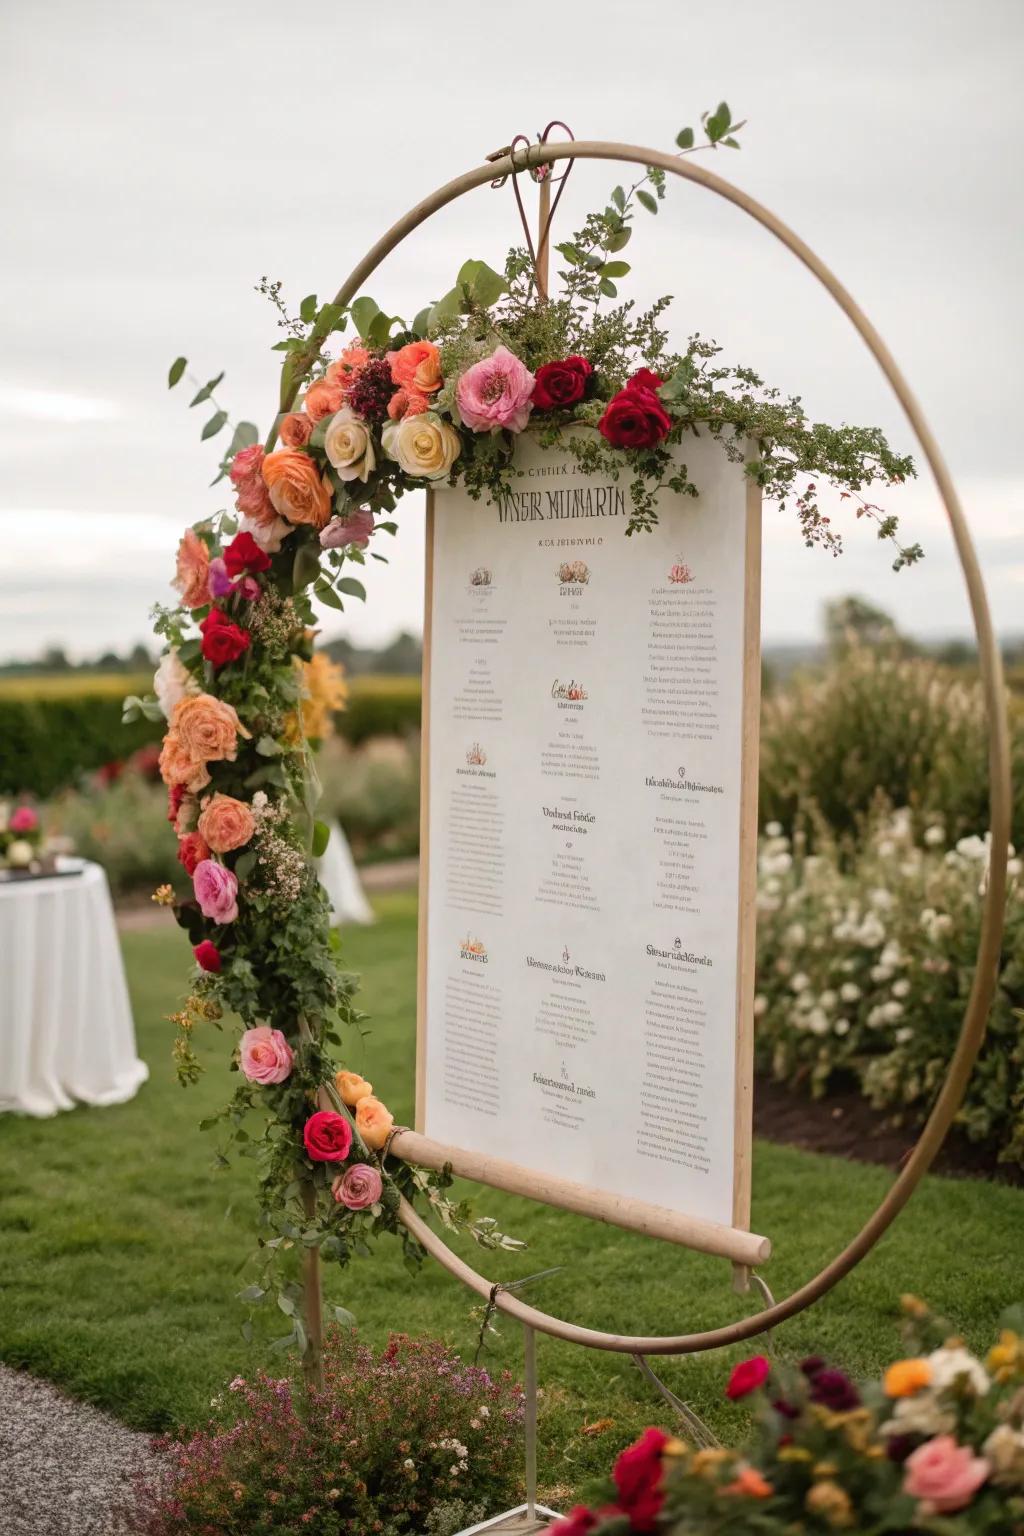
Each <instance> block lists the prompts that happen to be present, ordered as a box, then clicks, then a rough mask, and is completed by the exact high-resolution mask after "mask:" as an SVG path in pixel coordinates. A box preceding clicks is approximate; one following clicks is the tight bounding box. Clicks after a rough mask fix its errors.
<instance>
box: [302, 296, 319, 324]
mask: <svg viewBox="0 0 1024 1536" xmlns="http://www.w3.org/2000/svg"><path fill="white" fill-rule="evenodd" d="M315 316H316V294H315V293H307V294H306V297H305V298H304V299H303V301H302V303H301V304H300V305H299V319H300V320H301V321H302V323H303V325H312V323H313V320H314V318H315Z"/></svg>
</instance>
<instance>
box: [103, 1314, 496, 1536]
mask: <svg viewBox="0 0 1024 1536" xmlns="http://www.w3.org/2000/svg"><path fill="white" fill-rule="evenodd" d="M214 1402H215V1407H216V1410H217V1416H216V1418H215V1419H213V1420H212V1421H211V1423H210V1424H209V1425H207V1426H206V1427H205V1428H204V1429H202V1430H200V1431H199V1432H198V1433H196V1434H193V1435H191V1436H190V1437H189V1438H188V1439H185V1440H182V1441H165V1442H163V1449H164V1450H165V1452H166V1456H167V1462H166V1465H165V1467H164V1468H162V1469H158V1472H157V1475H156V1478H155V1480H152V1481H150V1482H148V1483H143V1484H142V1485H141V1486H140V1487H139V1488H138V1489H137V1491H136V1495H135V1498H134V1500H133V1507H132V1509H131V1511H130V1514H131V1521H130V1528H131V1529H132V1530H133V1531H137V1532H139V1533H140V1536H175V1533H176V1532H198V1531H217V1532H220V1533H225V1536H231V1533H238V1536H243V1533H244V1536H260V1533H265V1532H287V1533H288V1536H292V1533H294V1532H296V1531H301V1530H306V1529H307V1528H309V1529H311V1530H315V1531H317V1532H319V1533H320V1536H363V1533H365V1532H367V1531H374V1532H377V1533H380V1536H399V1533H402V1532H409V1533H413V1536H453V1533H454V1532H456V1531H460V1530H464V1529H465V1528H466V1527H467V1526H470V1525H473V1524H475V1522H476V1521H477V1520H480V1519H482V1518H483V1517H484V1515H485V1514H486V1513H487V1512H488V1510H490V1509H491V1508H493V1505H494V1502H495V1501H501V1500H504V1501H505V1502H507V1503H508V1502H511V1501H512V1498H513V1497H514V1494H515V1490H516V1485H517V1483H518V1479H519V1474H520V1461H521V1456H522V1428H521V1425H522V1416H523V1394H522V1390H521V1388H519V1387H518V1386H517V1385H516V1384H515V1383H514V1382H513V1381H512V1380H511V1378H510V1377H509V1376H508V1375H507V1374H502V1375H501V1376H500V1377H497V1378H494V1377H491V1376H490V1375H489V1374H488V1372H487V1371H486V1370H483V1369H481V1368H480V1367H477V1366H467V1365H464V1364H463V1363H462V1362H461V1361H460V1360H459V1358H458V1356H457V1355H455V1354H453V1353H452V1352H451V1351H450V1350H449V1349H448V1348H446V1346H445V1345H443V1344H441V1343H438V1342H435V1341H434V1340H430V1339H417V1340H413V1339H409V1338H406V1337H402V1336H396V1337H393V1338H392V1339H391V1340H390V1342H389V1343H388V1344H387V1346H386V1347H385V1348H384V1349H382V1350H380V1351H379V1352H375V1351H374V1350H371V1349H369V1348H367V1347H366V1346H365V1345H362V1344H360V1343H359V1342H358V1340H357V1339H356V1338H355V1336H354V1335H353V1334H352V1332H351V1331H350V1330H345V1331H342V1330H341V1329H338V1328H331V1329H329V1330H328V1335H327V1340H326V1343H325V1349H324V1381H323V1385H322V1386H321V1387H318V1388H316V1389H315V1390H314V1391H313V1393H312V1394H311V1395H310V1397H309V1400H308V1401H303V1400H302V1399H301V1398H300V1397H299V1396H298V1394H297V1393H296V1390H295V1386H294V1384H293V1382H292V1381H291V1379H289V1378H287V1377H286V1378H284V1379H275V1378H273V1377H271V1376H268V1375H266V1374H265V1373H263V1372H260V1373H258V1374H257V1375H256V1376H255V1377H254V1378H253V1379H252V1380H246V1379H244V1378H242V1377H236V1378H235V1380H234V1381H232V1382H230V1383H229V1385H228V1386H227V1388H226V1390H225V1392H224V1393H222V1394H221V1396H220V1397H219V1398H217V1399H215V1400H214ZM161 1474H162V1475H161Z"/></svg>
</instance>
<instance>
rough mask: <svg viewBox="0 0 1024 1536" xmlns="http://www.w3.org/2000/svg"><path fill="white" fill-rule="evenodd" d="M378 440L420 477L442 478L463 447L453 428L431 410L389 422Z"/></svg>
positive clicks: (408, 471) (397, 460) (389, 453)
mask: <svg viewBox="0 0 1024 1536" xmlns="http://www.w3.org/2000/svg"><path fill="white" fill-rule="evenodd" d="M381 441H382V442H383V444H384V452H385V453H386V454H387V456H388V458H389V459H394V460H396V462H397V463H398V465H399V468H401V469H402V470H404V471H405V473H406V474H407V475H414V476H416V477H418V478H420V479H423V480H443V479H444V477H445V475H446V474H447V473H448V471H449V470H450V469H451V467H452V465H453V464H454V463H455V460H456V459H457V458H458V456H459V453H460V452H461V450H462V444H461V443H460V442H459V434H458V433H457V432H456V430H455V428H454V427H451V426H449V425H448V423H447V422H446V421H442V420H441V418H440V416H438V415H437V414H436V413H435V412H434V411H423V412H422V413H421V414H420V415H418V416H406V417H404V418H403V420H402V421H391V422H389V423H388V424H387V426H386V427H385V428H384V431H383V433H382V435H381Z"/></svg>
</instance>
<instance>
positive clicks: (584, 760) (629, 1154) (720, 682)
mask: <svg viewBox="0 0 1024 1536" xmlns="http://www.w3.org/2000/svg"><path fill="white" fill-rule="evenodd" d="M677 453H678V455H679V458H680V461H681V462H683V461H685V463H686V466H687V469H688V473H689V477H690V478H691V479H692V480H693V482H694V483H695V484H696V485H697V486H698V487H699V488H700V495H699V497H697V498H696V499H694V498H691V497H686V496H676V495H674V494H673V493H671V492H669V491H665V492H663V494H662V496H661V497H660V499H659V523H658V526H657V527H656V528H655V529H654V530H653V532H651V533H640V534H634V535H633V536H632V537H629V538H626V537H625V529H626V525H627V523H628V520H629V513H630V500H629V474H628V470H624V472H623V475H622V477H621V478H620V480H619V481H618V482H617V483H615V482H610V481H609V480H608V479H607V477H605V476H592V475H588V474H585V473H584V472H583V471H582V470H581V469H580V468H579V466H578V464H577V462H576V460H575V459H574V458H573V457H572V455H570V454H568V453H566V452H562V451H559V450H550V449H547V450H545V449H541V448H540V447H539V446H538V445H537V444H536V443H534V442H532V441H530V440H529V439H528V438H524V439H521V440H520V443H519V445H518V447H517V460H516V462H517V467H518V468H519V469H520V470H522V475H521V476H519V477H515V478H514V479H513V480H512V486H513V489H512V491H511V493H510V494H508V495H507V496H506V497H504V498H502V499H500V500H497V501H490V502H488V501H485V500H480V501H473V500H472V499H471V498H470V497H469V496H468V494H467V493H466V492H465V491H464V490H463V489H462V488H461V487H457V488H455V489H449V488H445V489H443V490H440V491H436V492H435V493H434V494H433V496H432V498H431V501H432V505H431V509H430V512H429V520H430V527H429V532H428V560H427V610H428V613H427V676H426V679H425V699H424V766H423V777H424V784H423V788H424V811H423V816H424V824H423V825H424V834H425V836H424V867H423V872H422V876H421V882H422V884H421V897H422V899H421V911H420V924H421V934H420V999H419V1013H420V1017H419V1060H418V1087H417V1128H418V1129H419V1130H420V1131H421V1132H423V1133H424V1134H426V1135H427V1136H428V1137H431V1138H432V1139H435V1140H437V1141H440V1142H444V1143H447V1144H449V1145H451V1146H455V1147H459V1148H465V1149H470V1150H471V1151H473V1152H479V1153H486V1154H487V1155H488V1156H489V1157H493V1158H497V1159H501V1160H504V1161H506V1162H508V1163H511V1164H514V1165H517V1166H518V1168H519V1169H530V1170H534V1171H536V1172H537V1173H538V1174H542V1175H547V1176H557V1178H559V1179H567V1180H571V1181H573V1182H574V1183H575V1184H578V1185H585V1186H589V1187H590V1188H591V1189H594V1190H597V1191H601V1192H604V1193H606V1194H607V1195H608V1197H609V1198H610V1199H614V1200H617V1201H619V1202H621V1201H622V1200H623V1199H625V1200H627V1201H628V1200H637V1201H644V1202H648V1203H652V1204H655V1205H658V1206H661V1207H664V1208H667V1209H669V1210H671V1211H675V1212H683V1213H687V1214H688V1215H689V1216H692V1217H697V1218H700V1219H703V1220H706V1221H711V1222H717V1223H722V1224H726V1225H730V1226H736V1227H743V1228H745V1227H747V1225H748V1220H749V1211H748V1204H749V1141H750V1117H749V1109H750V1075H751V1053H752V1038H751V1037H752V1029H751V1018H752V1006H753V997H752V992H753V985H752V982H753V978H752V970H753V923H754V883H755V858H756V770H757V711H758V704H759V689H760V653H759V584H760V498H759V493H758V491H757V488H756V487H755V486H754V485H753V484H752V482H751V481H750V479H749V477H747V476H745V475H744V472H743V466H742V464H735V463H732V462H730V460H729V459H728V458H727V456H726V454H725V452H724V450H723V448H722V446H721V445H720V444H719V443H718V442H716V441H715V440H714V439H713V438H711V437H709V436H708V435H707V434H706V433H705V434H702V435H701V436H699V437H694V438H692V439H689V440H687V442H686V443H685V445H683V447H682V448H680V449H679V450H677ZM495 1182H497V1180H496V1181H495Z"/></svg>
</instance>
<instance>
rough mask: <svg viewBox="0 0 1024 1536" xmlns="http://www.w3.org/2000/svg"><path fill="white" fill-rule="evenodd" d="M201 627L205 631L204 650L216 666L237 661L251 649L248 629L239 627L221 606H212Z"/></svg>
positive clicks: (208, 658) (208, 659)
mask: <svg viewBox="0 0 1024 1536" xmlns="http://www.w3.org/2000/svg"><path fill="white" fill-rule="evenodd" d="M199 628H200V629H201V630H202V632H203V644H202V652H203V655H204V656H205V657H206V659H207V661H212V662H213V665H214V666H215V667H222V666H223V665H224V663H225V662H228V661H237V659H238V657H239V656H241V654H242V652H243V651H246V650H248V649H249V635H248V631H246V630H244V629H239V627H238V625H237V624H233V623H232V622H231V620H230V619H229V618H227V617H226V616H225V615H224V614H223V613H222V612H221V610H220V609H219V608H211V609H210V612H209V613H208V614H207V615H206V618H205V619H204V620H203V622H202V623H201V624H200V626H199Z"/></svg>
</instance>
